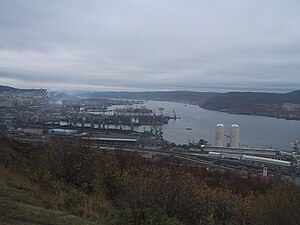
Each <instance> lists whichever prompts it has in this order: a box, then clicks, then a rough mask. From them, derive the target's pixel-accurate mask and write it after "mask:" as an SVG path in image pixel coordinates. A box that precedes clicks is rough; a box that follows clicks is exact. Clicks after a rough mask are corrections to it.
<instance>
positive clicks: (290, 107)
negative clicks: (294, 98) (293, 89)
mask: <svg viewBox="0 0 300 225" xmlns="http://www.w3.org/2000/svg"><path fill="white" fill-rule="evenodd" d="M282 108H284V109H285V110H286V111H289V112H290V111H295V110H297V109H300V105H299V104H293V103H284V104H283V105H282Z"/></svg>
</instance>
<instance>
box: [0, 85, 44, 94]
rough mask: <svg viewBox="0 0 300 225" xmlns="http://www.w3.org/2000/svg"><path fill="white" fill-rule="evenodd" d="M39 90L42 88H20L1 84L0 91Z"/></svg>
mask: <svg viewBox="0 0 300 225" xmlns="http://www.w3.org/2000/svg"><path fill="white" fill-rule="evenodd" d="M37 91H40V89H19V88H14V87H9V86H3V85H0V93H3V92H37Z"/></svg>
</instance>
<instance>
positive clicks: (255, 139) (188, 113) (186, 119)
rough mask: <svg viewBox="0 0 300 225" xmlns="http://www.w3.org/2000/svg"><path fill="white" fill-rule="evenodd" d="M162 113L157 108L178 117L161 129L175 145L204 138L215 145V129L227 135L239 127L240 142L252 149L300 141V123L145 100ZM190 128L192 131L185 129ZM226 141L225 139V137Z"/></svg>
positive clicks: (287, 148) (286, 144)
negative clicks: (222, 128) (218, 127)
mask: <svg viewBox="0 0 300 225" xmlns="http://www.w3.org/2000/svg"><path fill="white" fill-rule="evenodd" d="M143 105H145V106H146V107H147V108H150V109H152V110H154V111H155V112H156V114H159V113H160V111H159V110H158V108H160V107H163V108H164V111H163V113H164V114H168V115H170V116H172V115H173V110H175V112H176V115H177V116H178V117H180V118H181V119H177V120H170V121H169V123H168V124H167V125H164V126H163V127H162V130H163V132H164V134H163V136H164V138H165V139H166V140H168V141H171V142H174V143H176V144H187V143H188V142H189V141H190V142H198V141H199V140H200V139H201V138H203V139H205V140H206V141H208V142H209V143H210V144H214V139H215V126H216V124H217V123H223V124H224V125H225V134H228V135H229V132H230V131H229V130H230V125H231V124H233V123H237V124H239V126H240V143H241V145H247V146H249V147H273V148H277V149H285V150H289V149H290V143H291V142H293V141H294V140H295V139H297V138H300V121H291V120H284V119H276V118H268V117H262V116H249V115H235V114H227V113H222V112H216V111H210V110H206V109H202V108H200V107H199V106H197V105H188V104H183V103H176V102H165V101H145V102H144V104H143ZM186 128H191V130H186ZM143 129H146V130H149V127H139V128H138V130H140V131H141V130H143ZM225 140H226V138H225Z"/></svg>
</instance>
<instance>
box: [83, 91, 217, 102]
mask: <svg viewBox="0 0 300 225" xmlns="http://www.w3.org/2000/svg"><path fill="white" fill-rule="evenodd" d="M216 94H217V93H214V92H194V91H153V92H92V93H87V94H85V96H89V97H103V98H122V99H139V100H156V101H174V102H186V103H191V104H203V103H204V102H205V101H206V100H207V99H209V98H211V97H213V96H215V95H216Z"/></svg>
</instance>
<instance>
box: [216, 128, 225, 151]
mask: <svg viewBox="0 0 300 225" xmlns="http://www.w3.org/2000/svg"><path fill="white" fill-rule="evenodd" d="M216 146H217V147H223V146H224V125H223V124H221V123H218V124H217V125H216Z"/></svg>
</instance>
